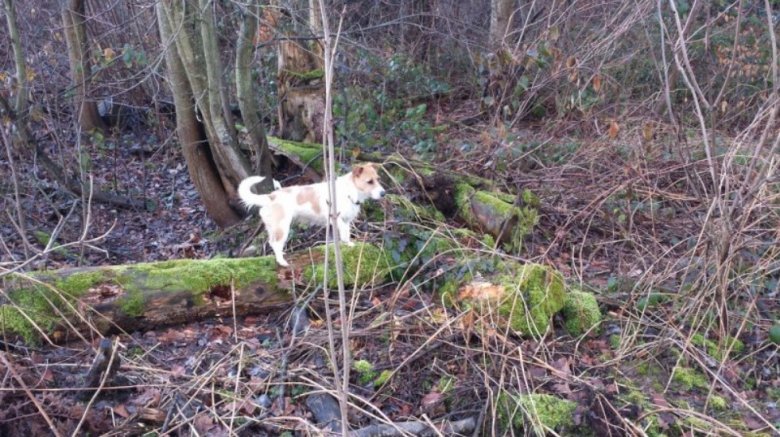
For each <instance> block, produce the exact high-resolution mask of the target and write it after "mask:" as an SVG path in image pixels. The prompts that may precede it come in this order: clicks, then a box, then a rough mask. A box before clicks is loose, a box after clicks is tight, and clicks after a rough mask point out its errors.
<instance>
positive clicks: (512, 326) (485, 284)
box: [444, 260, 567, 336]
mask: <svg viewBox="0 0 780 437" xmlns="http://www.w3.org/2000/svg"><path fill="white" fill-rule="evenodd" d="M489 268H490V269H491V270H492V272H493V273H492V274H490V275H489V276H488V278H482V279H479V280H471V279H470V278H471V277H472V275H473V274H471V275H468V276H467V277H465V278H463V279H465V280H470V282H468V283H466V284H465V285H463V286H462V287H460V288H459V289H458V290H457V293H456V294H454V293H452V292H453V291H454V288H453V287H445V288H444V290H445V291H447V292H448V293H450V294H449V295H445V296H444V301H445V302H449V303H451V304H456V305H457V306H459V307H462V308H469V309H471V310H472V311H474V312H475V313H477V314H478V315H479V316H480V319H484V320H485V321H486V322H488V323H489V324H494V323H495V324H497V325H498V326H499V327H501V328H502V329H506V328H508V329H509V330H510V331H512V332H515V333H518V334H522V335H534V336H540V335H542V334H544V333H545V332H546V331H547V328H548V327H549V326H550V322H551V320H552V316H553V315H554V314H555V313H557V312H558V311H560V310H561V309H563V307H564V303H565V298H566V295H567V289H566V285H565V283H564V280H563V276H562V275H561V274H560V273H559V272H558V271H556V270H555V269H553V268H551V267H548V266H544V265H540V264H520V263H517V262H514V261H501V260H498V261H496V263H495V265H494V266H490V267H489ZM486 273H487V272H486ZM463 279H459V280H457V281H456V282H455V283H458V282H461V283H462V281H463Z"/></svg>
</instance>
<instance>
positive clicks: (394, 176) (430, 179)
mask: <svg viewBox="0 0 780 437" xmlns="http://www.w3.org/2000/svg"><path fill="white" fill-rule="evenodd" d="M269 144H270V146H271V148H272V150H274V152H275V153H277V154H281V155H283V156H286V157H287V158H288V159H290V160H291V161H293V162H294V163H295V164H296V165H299V166H301V167H302V168H304V169H307V170H310V171H311V170H313V171H314V172H316V173H317V174H318V175H321V174H322V168H323V162H322V147H320V146H318V145H315V144H310V143H300V142H295V141H286V140H280V139H278V138H269ZM356 159H357V160H358V161H369V162H377V163H382V164H383V166H384V170H385V172H386V179H388V181H387V182H388V183H389V184H391V186H392V185H393V184H398V185H401V186H403V187H404V188H405V189H406V191H407V192H413V193H414V194H416V195H415V202H417V203H419V204H421V207H423V208H426V207H428V206H433V207H435V208H436V209H438V210H439V211H440V212H441V213H442V214H443V215H442V218H456V219H458V220H460V221H462V222H463V223H465V224H466V226H468V227H469V228H470V229H472V230H474V231H477V232H479V233H486V234H489V235H491V236H492V237H493V239H494V241H497V242H498V243H499V244H500V245H501V246H502V247H504V248H505V249H507V250H509V251H510V252H513V253H518V252H519V251H520V249H521V247H522V242H523V239H524V238H525V236H526V235H528V234H530V233H531V232H532V230H533V227H534V226H535V225H536V224H537V222H538V215H537V208H538V207H539V199H538V198H537V197H536V196H535V195H534V194H533V193H532V192H531V191H529V190H523V191H521V192H520V193H517V194H511V193H506V192H501V191H499V190H498V189H497V187H496V184H495V182H493V181H490V180H488V179H484V178H480V177H478V176H472V175H464V174H460V173H456V172H452V171H448V170H443V169H439V168H437V167H435V166H434V165H432V164H430V163H427V162H422V161H415V160H409V159H407V158H405V157H403V156H401V155H399V154H392V155H389V156H388V155H380V154H372V153H359V154H358V155H357V157H356Z"/></svg>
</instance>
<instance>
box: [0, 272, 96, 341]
mask: <svg viewBox="0 0 780 437" xmlns="http://www.w3.org/2000/svg"><path fill="white" fill-rule="evenodd" d="M31 276H32V277H33V278H34V279H35V280H37V281H41V282H44V283H48V284H52V285H50V286H46V285H41V284H40V283H39V282H32V281H30V280H29V279H26V278H25V277H24V276H22V275H11V277H10V278H9V283H13V285H14V290H13V291H10V292H8V293H7V294H6V296H7V298H8V300H9V301H10V302H11V303H8V304H4V305H0V329H4V330H5V331H6V332H8V333H10V334H16V335H19V336H21V337H22V338H23V339H24V340H25V341H26V342H28V343H31V344H34V343H37V340H38V338H39V337H40V334H39V333H38V331H37V330H36V329H35V327H34V326H33V324H32V323H31V322H30V321H29V320H28V318H29V319H32V320H34V321H35V323H36V324H37V325H38V327H39V328H40V329H41V330H42V331H43V332H46V333H49V332H51V330H52V328H54V326H56V325H57V323H58V322H59V321H60V320H61V316H60V314H58V311H59V312H60V313H62V314H63V315H65V316H67V315H70V314H71V313H72V310H71V305H72V303H73V302H75V300H76V299H78V297H79V296H82V295H83V294H84V293H86V292H87V291H88V290H89V289H90V288H92V287H93V286H95V285H97V283H99V282H100V281H101V280H102V278H103V274H102V273H101V272H100V271H98V270H92V271H84V272H76V273H73V274H71V275H70V276H68V277H65V278H60V277H58V276H57V274H56V273H49V272H44V273H38V274H33V275H31ZM27 284H29V286H25V285H27ZM14 304H15V305H16V306H14ZM23 313H24V314H23ZM25 315H26V316H27V317H25Z"/></svg>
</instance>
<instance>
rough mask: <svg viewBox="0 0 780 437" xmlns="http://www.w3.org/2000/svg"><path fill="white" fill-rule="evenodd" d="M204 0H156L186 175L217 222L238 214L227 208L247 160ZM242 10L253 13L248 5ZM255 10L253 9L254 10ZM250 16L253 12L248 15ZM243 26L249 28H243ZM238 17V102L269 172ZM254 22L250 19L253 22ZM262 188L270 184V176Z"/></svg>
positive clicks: (209, 5)
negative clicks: (189, 177)
mask: <svg viewBox="0 0 780 437" xmlns="http://www.w3.org/2000/svg"><path fill="white" fill-rule="evenodd" d="M215 7H216V5H215V4H214V3H212V2H209V1H207V0H201V1H199V2H197V1H194V0H192V1H184V2H161V3H158V5H157V19H158V21H159V27H160V34H161V36H162V44H163V47H164V50H165V57H166V61H167V64H168V77H169V80H170V82H171V86H172V88H173V92H174V103H175V105H176V120H177V131H178V133H179V139H180V141H181V143H182V147H183V150H184V157H185V159H186V160H187V164H188V168H189V171H190V176H191V177H192V180H193V183H194V184H195V186H196V188H197V189H198V192H199V193H200V195H201V198H202V199H203V202H204V205H205V206H206V210H207V211H208V213H209V215H210V216H211V217H212V218H213V219H214V220H215V221H216V222H217V223H218V224H219V225H220V226H229V225H231V224H233V223H236V222H237V221H238V220H239V219H240V214H239V213H238V212H237V211H235V210H234V209H233V208H231V204H232V202H234V200H235V199H236V187H237V186H238V183H239V182H240V181H241V180H242V179H244V178H245V177H247V176H248V175H249V174H250V172H251V169H250V164H249V160H248V159H247V157H246V155H245V154H244V153H243V152H242V151H241V149H240V147H239V142H238V138H237V132H236V129H235V124H234V122H233V116H232V114H231V112H230V108H229V105H228V96H227V87H226V85H225V83H224V80H223V76H222V69H223V66H222V62H221V58H220V52H219V48H218V41H217V34H216V29H215V18H214V8H215ZM249 9H250V10H248V11H247V15H256V14H253V11H251V9H252V7H250V8H249ZM255 12H256V10H255ZM248 20H250V21H254V20H256V17H255V18H251V17H250V18H248ZM247 26H249V29H247ZM252 26H253V24H252V23H251V22H250V23H248V24H247V23H246V22H245V23H244V29H242V35H241V37H240V43H239V53H238V56H237V60H236V68H237V70H236V77H237V78H238V87H239V90H240V91H239V102H240V104H241V106H242V109H243V110H244V111H246V112H245V117H246V116H248V118H247V119H246V120H245V121H247V123H248V126H249V128H250V133H251V140H253V142H254V144H253V148H254V149H255V150H256V151H258V153H257V154H258V156H259V158H260V159H259V161H260V165H259V168H260V174H261V175H270V174H269V173H270V159H269V155H270V153H269V152H268V145H267V143H266V141H265V133H264V131H263V130H262V126H261V125H260V121H259V120H260V118H259V116H258V115H257V109H256V105H255V104H254V102H251V100H253V99H254V96H252V95H251V92H250V91H251V84H250V83H249V80H250V74H249V71H248V70H249V60H250V59H251V50H252V46H251V43H250V42H249V41H248V38H249V36H248V33H247V30H251V27H252ZM255 26H256V24H255ZM267 183H268V185H266V187H265V189H266V190H269V189H270V178H269V180H268V181H267Z"/></svg>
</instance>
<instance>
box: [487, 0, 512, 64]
mask: <svg viewBox="0 0 780 437" xmlns="http://www.w3.org/2000/svg"><path fill="white" fill-rule="evenodd" d="M514 10H515V0H490V33H489V36H488V38H489V41H488V47H489V48H490V50H491V51H493V52H494V53H496V52H498V51H499V50H501V49H502V48H503V46H504V39H505V38H506V35H507V32H508V30H509V25H510V23H511V21H512V13H513V12H514Z"/></svg>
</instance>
